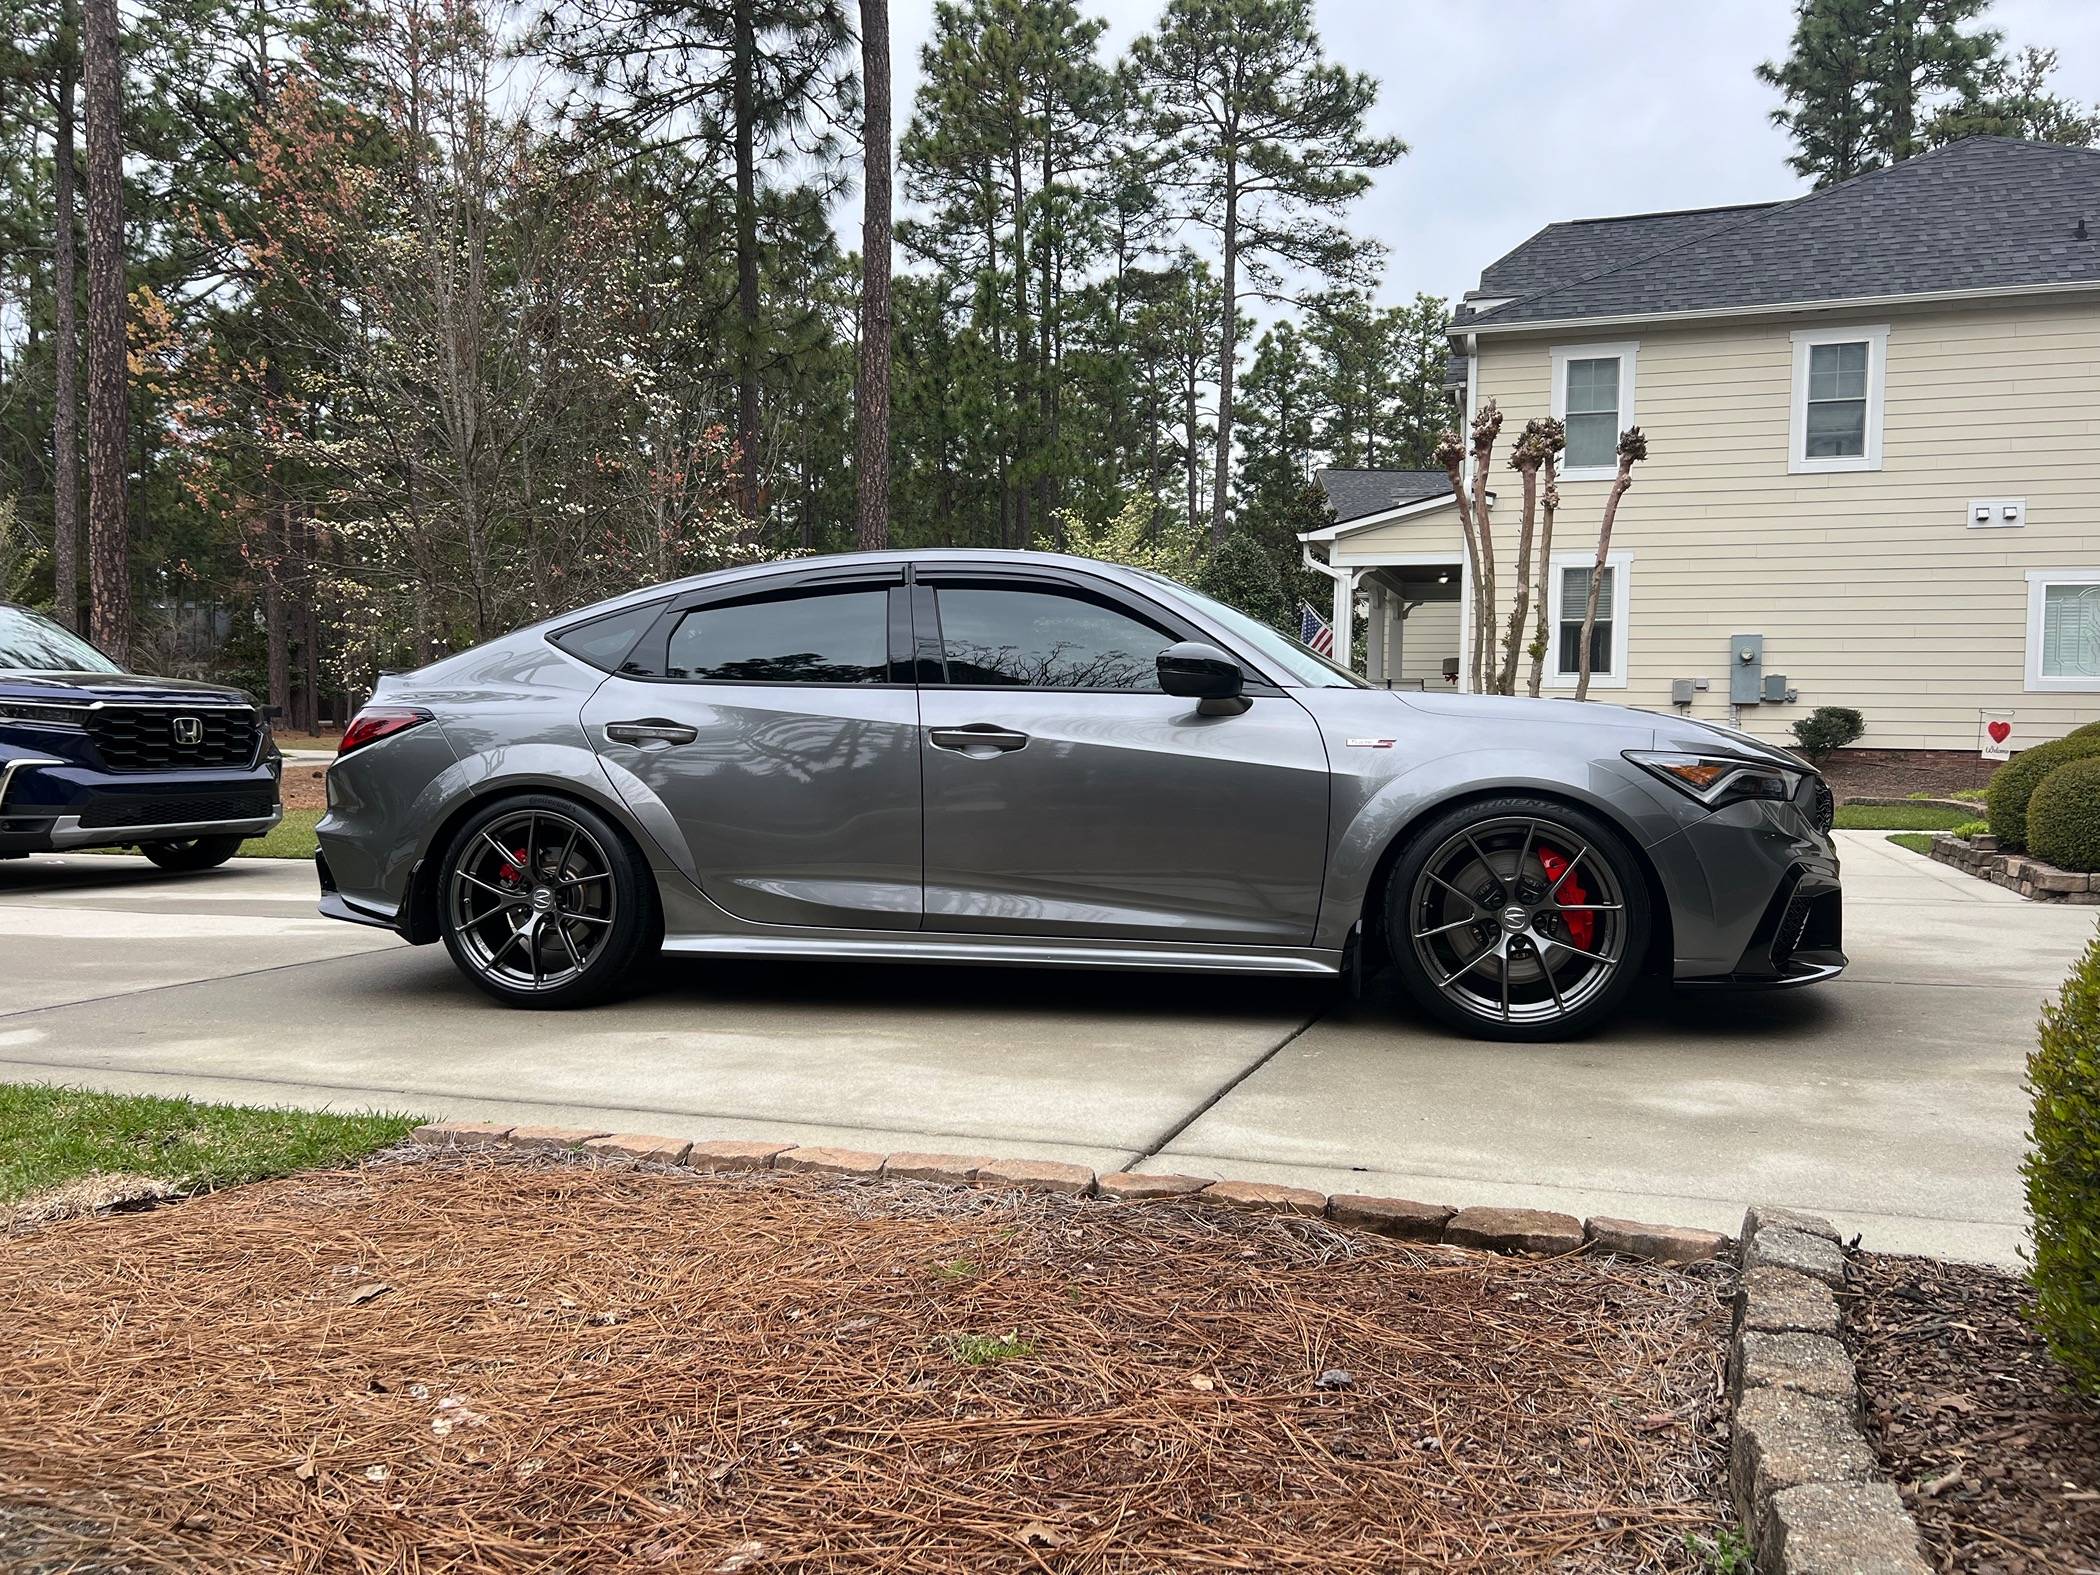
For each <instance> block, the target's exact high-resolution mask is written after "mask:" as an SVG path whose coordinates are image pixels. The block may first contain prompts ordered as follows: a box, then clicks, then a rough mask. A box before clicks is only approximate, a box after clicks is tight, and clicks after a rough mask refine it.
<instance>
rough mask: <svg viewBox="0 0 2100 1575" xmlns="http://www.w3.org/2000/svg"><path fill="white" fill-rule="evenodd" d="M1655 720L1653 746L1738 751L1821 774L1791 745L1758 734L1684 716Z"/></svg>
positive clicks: (1724, 751)
mask: <svg viewBox="0 0 2100 1575" xmlns="http://www.w3.org/2000/svg"><path fill="white" fill-rule="evenodd" d="M1655 724H1656V726H1655V746H1656V748H1658V749H1681V750H1684V751H1687V752H1691V751H1696V750H1701V749H1717V750H1719V751H1720V752H1721V753H1722V754H1724V755H1740V756H1742V757H1743V758H1744V759H1746V760H1762V761H1764V762H1765V763H1766V764H1767V765H1775V766H1785V767H1786V768H1787V769H1789V770H1791V771H1806V772H1808V773H1809V774H1810V775H1812V776H1821V775H1822V774H1823V773H1822V772H1820V771H1818V770H1816V768H1815V767H1814V766H1812V765H1810V764H1809V763H1808V762H1807V761H1806V760H1804V759H1803V758H1802V757H1801V756H1799V755H1797V754H1795V753H1794V752H1793V751H1792V750H1791V749H1783V748H1781V747H1780V746H1779V745H1777V744H1770V743H1767V742H1765V740H1763V739H1761V738H1752V737H1751V736H1750V735H1749V734H1748V733H1741V732H1737V731H1736V729H1734V728H1732V727H1722V726H1721V725H1719V724H1718V723H1715V722H1695V721H1693V720H1692V719H1691V718H1690V717H1688V716H1662V715H1658V716H1656V718H1655Z"/></svg>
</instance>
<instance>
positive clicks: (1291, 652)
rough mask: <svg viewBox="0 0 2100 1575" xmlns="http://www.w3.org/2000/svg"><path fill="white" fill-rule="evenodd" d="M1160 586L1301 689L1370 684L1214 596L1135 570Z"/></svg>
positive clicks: (1307, 646) (1171, 580) (1163, 576)
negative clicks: (1226, 631) (1233, 637)
mask: <svg viewBox="0 0 2100 1575" xmlns="http://www.w3.org/2000/svg"><path fill="white" fill-rule="evenodd" d="M1138 572H1139V573H1141V574H1144V575H1146V576H1147V577H1148V578H1150V579H1155V580H1157V581H1159V582H1160V584H1162V585H1171V586H1172V587H1173V588H1174V592H1175V594H1176V595H1178V596H1180V597H1182V598H1183V599H1184V600H1186V601H1188V602H1189V603H1191V604H1192V605H1194V606H1195V607H1196V608H1198V609H1199V610H1200V611H1202V612H1204V613H1206V614H1208V615H1209V616H1210V617H1212V618H1214V619H1216V620H1217V621H1218V622H1219V623H1221V624H1223V625H1224V626H1225V627H1226V628H1228V629H1230V630H1231V631H1232V632H1233V634H1234V635H1235V636H1236V637H1237V638H1239V639H1241V640H1244V641H1245V642H1246V643H1247V644H1249V645H1251V646H1253V647H1254V649H1255V650H1257V651H1259V652H1260V653H1261V654H1262V655H1263V656H1264V657H1266V658H1267V659H1268V660H1269V661H1271V662H1274V663H1275V664H1276V665H1277V666H1278V667H1280V668H1282V669H1283V670H1284V671H1285V672H1286V673H1288V674H1289V675H1290V676H1291V678H1292V679H1294V680H1295V681H1296V682H1297V684H1298V685H1299V686H1300V687H1301V688H1305V689H1368V688H1370V687H1371V686H1370V684H1369V683H1367V682H1365V681H1364V680H1363V679H1361V678H1359V677H1357V676H1356V674H1354V673H1352V672H1350V671H1349V669H1348V668H1346V667H1340V666H1337V665H1336V664H1335V663H1333V662H1330V661H1329V660H1328V659H1327V658H1326V657H1324V656H1322V655H1321V654H1320V653H1319V652H1318V651H1315V650H1314V649H1313V648H1312V647H1311V646H1309V645H1300V644H1299V643H1298V642H1297V641H1296V640H1293V639H1292V638H1291V637H1290V636H1289V635H1286V634H1279V633H1277V632H1276V631H1275V630H1274V629H1271V628H1270V627H1269V626H1268V625H1267V624H1265V623H1263V622H1262V621H1261V620H1260V619H1259V618H1250V617H1249V616H1248V615H1247V614H1245V613H1243V612H1241V611H1240V610H1239V609H1238V608H1237V607H1228V606H1227V605H1226V604H1225V603H1223V602H1221V601H1219V600H1218V599H1217V598H1216V597H1213V596H1205V595H1204V594H1203V593H1202V592H1201V591H1192V590H1190V589H1189V588H1188V587H1187V586H1186V585H1183V584H1182V583H1181V582H1180V581H1179V580H1175V579H1169V578H1168V577H1167V576H1166V575H1164V574H1154V573H1153V572H1152V571H1151V570H1149V569H1141V570H1139V571H1138Z"/></svg>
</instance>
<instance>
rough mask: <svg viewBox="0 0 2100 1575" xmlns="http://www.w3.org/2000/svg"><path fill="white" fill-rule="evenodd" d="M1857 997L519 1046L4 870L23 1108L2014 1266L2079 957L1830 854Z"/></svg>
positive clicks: (716, 975)
mask: <svg viewBox="0 0 2100 1575" xmlns="http://www.w3.org/2000/svg"><path fill="white" fill-rule="evenodd" d="M1840 836H1841V838H1842V840H1843V841H1844V844H1845V847H1844V852H1845V880H1846V894H1847V915H1846V932H1847V947H1848V950H1849V951H1850V952H1851V954H1852V958H1853V966H1852V969H1851V971H1850V972H1849V973H1848V974H1847V975H1846V976H1845V977H1844V979H1842V980H1841V981H1839V982H1838V983H1836V984H1834V985H1830V986H1826V987H1824V988H1822V989H1819V990H1813V991H1807V992H1802V993H1798V994H1785V995H1747V996H1746V995H1733V994H1730V995H1706V994H1691V993H1675V994H1673V993H1672V992H1669V991H1667V990H1661V989H1657V990H1655V991H1653V992H1651V993H1650V994H1649V995H1648V996H1647V997H1646V998H1644V999H1643V1000H1641V1001H1640V1002H1639V1003H1638V1006H1637V1009H1636V1010H1635V1011H1634V1012H1633V1014H1632V1015H1631V1016H1630V1018H1629V1019H1628V1020H1626V1021H1625V1022H1624V1023H1622V1024H1621V1025H1619V1026H1618V1027H1616V1028H1614V1029H1612V1030H1610V1031H1608V1032H1607V1033H1606V1034H1604V1035H1602V1036H1601V1037H1599V1038H1597V1039H1594V1040H1591V1041H1588V1042H1586V1043H1582V1044H1576V1045H1552V1046H1536V1047H1519V1048H1501V1047H1493V1046H1487V1045H1481V1044H1476V1043H1473V1042H1471V1041H1468V1040H1461V1039H1456V1038H1453V1037H1451V1036H1449V1035H1447V1034H1445V1033H1444V1032H1442V1031H1441V1030H1439V1029H1436V1028H1433V1027H1431V1026H1429V1025H1427V1024H1425V1023H1424V1022H1422V1021H1421V1020H1420V1019H1419V1018H1418V1017H1417V1016H1416V1015H1415V1014H1414V1013H1413V1011H1412V1010H1411V1009H1410V1008H1409V1007H1408V1006H1407V1005H1406V1004H1405V1003H1404V1002H1403V1001H1400V1000H1397V999H1395V998H1394V997H1393V996H1392V995H1391V994H1390V993H1389V992H1384V991H1381V992H1379V993H1377V994H1376V995H1374V996H1373V998H1371V999H1368V1000H1366V1001H1364V1002H1361V1003H1357V1004H1351V1003H1349V1002H1346V1001H1345V1000H1344V999H1343V998H1342V997H1341V995H1340V993H1339V991H1338V990H1337V989H1336V988H1334V987H1332V986H1328V985H1318V984H1306V983H1300V982H1264V981H1256V980H1244V979H1199V978H1171V977H1145V976H1134V975H1114V974H1057V973H1026V972H1017V971H1008V970H1003V969H962V968H913V969H902V968H899V969H887V970H885V969H875V968H868V967H861V966H826V965H816V964H803V965H791V964H726V963H713V964H708V963H680V964H678V965H676V966H675V967H672V966H667V967H666V968H665V969H664V971H663V973H662V977H661V978H660V980H659V981H658V982H657V983H656V985H655V986H654V988H652V989H651V990H649V991H648V992H646V993H644V994H642V995H639V996H638V997H636V998H634V999H631V1000H629V1001H626V1002H623V1003H621V1004H618V1005H615V1006H611V1007H604V1008H599V1009H597V1010H593V1011H589V1012H582V1013H530V1012H517V1011H507V1010H504V1009H502V1008H499V1007H497V1006H495V1005H493V1004H492V1003H490V1002H488V1001H486V1000H485V999H484V998H483V997H482V996H481V995H480V994H479V993H478V992H476V991H475V990H474V989H473V988H472V987H471V986H469V985H468V984H467V983H466V982H465V981H464V980H462V979H461V978H459V977H458V976H457V974H455V972H454V971H453V969H452V966H451V963H450V962H449V960H448V959H447V958H446V956H445V954H444V952H443V950H442V949H441V948H437V947H424V948H409V947H406V946H403V945H401V944H399V943H398V942H396V941H394V940H393V939H392V938H391V937H390V936H387V935H385V934H382V933H380V932H377V931H371V930H361V929H357V928H353V927H351V926H348V925H342V924H336V923H333V922H331V921H328V920H324V919H321V918H319V917H318V916H316V915H315V914H314V912H313V900H314V884H313V875H312V872H311V870H310V869H309V868H308V867H307V866H305V865H303V864H298V863H280V862H272V861H266V860H238V861H236V862H235V863H233V864H232V865H229V866H227V867H226V868H224V869H221V870H217V871H214V872H211V873H209V874H206V875H197V876H173V875H166V874H162V873H160V872H158V871H155V870H153V869H152V868H151V866H149V865H147V864H145V862H144V861H143V860H138V859H131V858H112V857H100V856H94V857H90V856H73V857H52V858H36V859H30V860H26V861H16V862H8V863H0V1079H11V1080H34V1081H62V1082H71V1083H78V1084H84V1085H87V1086H91V1087H98V1088H108V1089H116V1090H123V1091H138V1092H170V1093H175V1092H179V1093H187V1094H193V1095H196V1096H198V1097H203V1098H214V1099H232V1100H241V1101H248V1102H257V1103H282V1104H296V1105H310V1106H320V1105H336V1106H380V1107H384V1108H389V1109H396V1110H408V1111H414V1112H418V1113H421V1114H424V1115H428V1116H449V1117H455V1118H462V1119H476V1118H490V1119H502V1120H513V1121H519V1122H536V1123H543V1124H564V1125H593V1126H598V1127H600V1128H601V1129H602V1130H608V1131H610V1130H620V1131H649V1132H662V1133H667V1134H671V1135H674V1136H692V1137H702V1136H713V1137H742V1136H748V1137H780V1138H796V1139H799V1140H802V1141H805V1142H835V1143H844V1144H849V1145H852V1146H855V1147H861V1148H878V1149H880V1148H890V1149H902V1148H934V1149H961V1150H964V1151H972V1152H997V1153H1002V1154H1016V1155H1030V1156H1035V1157H1042V1158H1056V1159H1069V1160H1073V1161H1076V1162H1078V1163H1081V1164H1086V1165H1091V1166H1093V1167H1095V1168H1096V1169H1100V1170H1111V1169H1117V1168H1136V1169H1144V1170H1187V1171H1193V1172H1197V1173H1200V1174H1211V1175H1232V1176H1240V1177H1246V1178H1250V1179H1258V1180H1278V1181H1293V1182H1301V1183H1304V1184H1306V1185H1310V1186H1317V1187H1320V1188H1322V1189H1324V1190H1326V1191H1330V1192H1334V1191H1362V1192H1381V1193H1394V1194H1398V1195H1401V1196H1407V1197H1415V1198H1420V1199H1424V1200H1428V1201H1437V1202H1449V1203H1456V1204H1472V1203H1509V1204H1523V1205H1534V1206H1540V1207H1551V1208H1558V1209H1565V1210H1568V1211H1569V1212H1573V1213H1608V1214H1621V1215H1631V1216H1633V1217H1635V1218H1644V1219H1653V1220H1664V1221H1670V1222H1675V1223H1681V1224H1692V1225H1708V1226H1713V1227H1717V1228H1733V1227H1734V1226H1735V1225H1736V1224H1737V1223H1738V1222H1739V1221H1740V1219H1741V1215H1742V1207H1743V1204H1744V1202H1745V1201H1746V1200H1747V1199H1750V1198H1753V1197H1754V1198H1758V1199H1766V1200H1772V1201H1777V1202H1782V1203H1789V1204H1795V1205H1798V1206H1802V1207H1807V1208H1813V1209H1816V1210H1818V1211H1820V1212H1824V1213H1827V1214H1829V1215H1831V1216H1832V1217H1833V1218H1834V1219H1836V1220H1837V1221H1838V1222H1839V1223H1840V1224H1841V1225H1843V1226H1844V1227H1845V1228H1846V1229H1847V1230H1848V1231H1862V1232H1864V1233H1865V1234H1866V1237H1867V1239H1868V1241H1869V1243H1870V1244H1871V1245H1873V1246H1876V1247H1880V1248H1883V1249H1886V1250H1890V1251H1922V1252H1936V1253H1941V1254H1944V1255H1948V1256H1956V1257H1968V1258H1979V1259H1989V1260H1994V1261H1997V1262H2003V1263H2010V1262H2012V1261H2014V1259H2015V1255H2016V1252H2017V1249H2018V1245H2019V1242H2020V1239H2021V1235H2022V1229H2023V1223H2022V1222H2023V1217H2024V1215H2023V1209H2022V1204H2021V1193H2020V1185H2019V1176H2018V1166H2019V1159H2020V1153H2021V1148H2022V1141H2023V1133H2024V1130H2025V1125H2026V1106H2025V1100H2024V1098H2023V1096H2022V1093H2021V1089H2020V1078H2021V1071H2022V1065H2023V1060H2024V1057H2025V1054H2026V1051H2027V1047H2028V1045H2029V1043H2030V1040H2031V1037H2032V1030H2033V1023H2034V1018H2035V1014H2036V1011H2037V1009H2038V1008H2039V1007H2040V1005H2041V1002H2042V1000H2043V999H2044V997H2045V996H2047V995H2048V994H2049V993H2050V992H2051V991H2052V990H2053V989H2054V987H2055V985H2056V983H2057V982H2058V981H2059V980H2060V979H2061V978H2062V976H2063V974H2064V972H2065V971H2066V970H2067V969H2068V968H2069V966H2070V964H2071V962H2072V960H2073V959H2074V958H2075V957H2076V956H2077V954H2078V951H2079V949H2080V948H2081V947H2082V945H2083V944H2084V942H2085V940H2086V938H2087V937H2088V936H2089V935H2090V934H2091V933H2092V930H2093V920H2094V913H2093V910H2091V909H2067V908H2049V907H2041V906H2038V905H2035V904H2030V903H2025V902H2022V901H2021V900H2020V899H2019V898H2017V897H2014V896H2012V895H2010V894H2009V893H2006V892H2003V891H2000V890H1998V889H1996V888H1994V887H1991V886H1987V885H1985V884H1983V883H1982V882H1979V881H1976V880H1973V879H1971V878H1969V877H1967V876H1963V875H1957V874H1955V873H1953V872H1952V871H1950V870H1947V869H1945V868H1944V867H1943V866H1939V865H1935V864H1932V863H1929V862H1928V861H1927V860H1925V859H1923V858H1920V857H1918V856H1917V855H1915V854H1912V853H1908V852H1906V851H1904V850H1902V849H1899V848H1895V847H1892V846H1890V845H1889V844H1888V843H1887V842H1886V841H1885V839H1884V838H1883V836H1882V835H1881V834H1880V833H1841V834H1840Z"/></svg>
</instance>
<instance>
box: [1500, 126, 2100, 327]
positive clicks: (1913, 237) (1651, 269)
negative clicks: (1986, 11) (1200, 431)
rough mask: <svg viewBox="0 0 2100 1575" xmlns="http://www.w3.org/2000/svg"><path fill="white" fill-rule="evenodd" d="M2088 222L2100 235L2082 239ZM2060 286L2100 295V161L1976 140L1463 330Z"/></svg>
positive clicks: (1725, 225)
mask: <svg viewBox="0 0 2100 1575" xmlns="http://www.w3.org/2000/svg"><path fill="white" fill-rule="evenodd" d="M2080 220H2083V221H2085V226H2086V231H2087V234H2088V235H2089V236H2091V237H2092V238H2091V239H2088V240H2079V239H2077V238H2076V233H2075V232H2076V230H2077V227H2078V224H2079V221H2080ZM1551 233H1552V232H1551V231H1545V232H1541V235H1540V236H1538V237H1534V240H1533V241H1532V242H1527V243H1526V247H1528V246H1531V245H1534V244H1537V243H1538V242H1539V241H1542V240H1544V239H1545V237H1546V236H1548V235H1550V234H1551ZM1526 247H1519V248H1518V250H1517V251H1516V252H1513V253H1511V254H1510V255H1511V257H1517V256H1520V255H1521V254H1522V253H1523V252H1524V250H1525V249H1526ZM1504 261H1505V262H1506V261H1508V259H1504ZM1502 266H1503V264H1502V263H1496V264H1493V265H1492V266H1491V267H1490V269H1489V273H1490V274H1493V273H1495V272H1496V270H1498V269H1500V268H1501V267H1502ZM2047 284H2095V285H2100V151H2095V150H2090V149H2085V148H2065V147H2057V146H2055V145H2053V144H2049V143H2040V142H2021V141H2017V140H2015V139H2012V138H2009V137H1971V138H1968V139H1966V140H1964V141H1961V142H1955V143H1950V144H1949V145H1948V146H1946V147H1944V148H1940V149H1937V150H1935V151H1933V152H1931V153H1926V154H1922V155H1920V156H1919V157H1917V158H1914V159H1907V160H1905V161H1904V162H1903V163H1901V164H1895V165H1891V166H1890V167H1889V168H1887V169H1883V170H1875V171H1874V172H1872V173H1871V174H1867V175H1861V176H1858V177H1856V178H1854V179H1852V180H1849V181H1845V182H1843V183H1841V184H1839V185H1836V186H1828V187H1825V188H1824V189H1823V190H1821V191H1816V192H1810V193H1809V194H1808V195H1807V196H1805V197H1798V198H1796V199H1795V200H1794V201H1792V202H1786V203H1778V204H1775V205H1773V206H1771V207H1765V208H1750V209H1743V210H1740V211H1739V212H1738V213H1737V214H1736V216H1734V217H1733V218H1727V217H1726V216H1725V215H1724V222H1722V223H1720V224H1719V225H1717V226H1715V227H1713V228H1710V229H1703V230H1700V231H1698V232H1696V233H1692V234H1689V235H1685V236H1680V237H1679V238H1677V239H1675V240H1672V241H1666V242H1664V243H1663V244H1662V245H1661V246H1658V247H1656V248H1654V249H1653V250H1650V251H1648V252H1647V253H1645V254H1644V255H1641V256H1637V257H1632V258H1629V259H1625V260H1621V261H1618V262H1614V263H1609V264H1607V265H1605V266H1604V267H1602V268H1600V269H1598V270H1597V271H1595V272H1593V273H1590V274H1588V275H1585V276H1583V277H1581V278H1575V279H1566V280H1558V281H1553V282H1550V283H1546V284H1544V285H1541V286H1539V287H1537V288H1534V289H1532V290H1531V291H1529V292H1527V293H1525V294H1524V295H1522V296H1521V297H1520V298H1519V299H1517V300H1515V301H1511V302H1509V303H1508V304H1507V305H1504V306H1498V307H1495V308H1493V309H1492V310H1489V311H1486V312H1482V313H1480V314H1478V315H1477V316H1471V317H1464V318H1461V319H1460V320H1459V321H1460V325H1461V326H1463V327H1466V328H1475V327H1483V328H1484V327H1499V326H1502V325H1505V324H1508V325H1519V324H1523V323H1534V322H1539V323H1543V322H1561V321H1566V320H1570V319H1580V318H1585V317H1644V316H1661V315H1665V314H1670V313H1680V312H1700V311H1725V310H1729V309H1733V308H1740V307H1753V306H1781V305H1790V304H1792V303H1794V302H1809V301H1846V300H1859V299H1866V298H1870V297H1880V296H1892V295H1918V294H1932V293H1937V292H1941V291H1947V290H1989V289H2018V288H2022V287H2028V286H2034V285H2047ZM1500 293H1508V292H1507V291H1503V292H1500Z"/></svg>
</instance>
